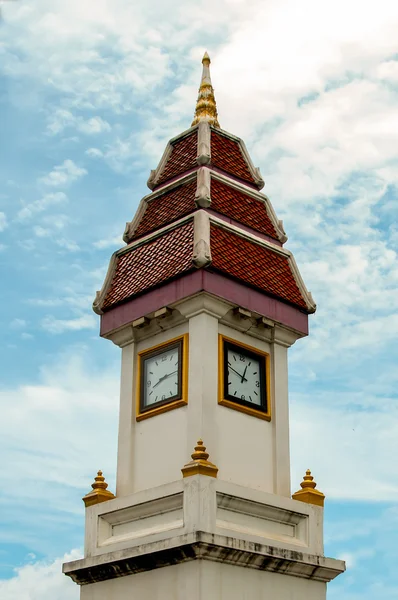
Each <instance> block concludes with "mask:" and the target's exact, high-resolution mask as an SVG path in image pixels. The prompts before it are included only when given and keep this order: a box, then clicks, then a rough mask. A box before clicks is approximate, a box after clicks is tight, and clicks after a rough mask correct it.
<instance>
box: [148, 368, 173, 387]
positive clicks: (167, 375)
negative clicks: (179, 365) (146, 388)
mask: <svg viewBox="0 0 398 600" xmlns="http://www.w3.org/2000/svg"><path fill="white" fill-rule="evenodd" d="M174 373H177V371H172V372H171V373H166V375H163V377H161V378H160V379H159V381H157V382H156V383H155V385H154V386H153V387H154V388H155V387H156V386H157V385H159V383H162V381H163V380H164V379H166V378H167V377H170V375H174Z"/></svg>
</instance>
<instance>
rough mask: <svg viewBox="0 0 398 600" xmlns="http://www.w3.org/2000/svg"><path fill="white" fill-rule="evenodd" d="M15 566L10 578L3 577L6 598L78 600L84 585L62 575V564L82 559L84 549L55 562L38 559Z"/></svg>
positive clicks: (0, 592)
mask: <svg viewBox="0 0 398 600" xmlns="http://www.w3.org/2000/svg"><path fill="white" fill-rule="evenodd" d="M34 558H35V556H34V554H33V555H31V563H30V564H27V565H24V566H23V567H19V568H17V569H15V575H14V576H13V577H11V578H10V579H6V580H0V596H1V598H2V600H16V599H18V600H54V599H55V598H56V600H78V598H79V595H80V588H79V586H77V585H76V584H75V583H73V582H72V580H71V579H70V578H69V577H66V576H65V575H63V574H62V563H63V562H68V561H71V560H77V559H78V558H81V551H80V550H72V551H71V552H69V553H68V554H65V555H64V556H63V557H62V558H57V559H56V560H54V561H52V562H48V561H38V562H34Z"/></svg>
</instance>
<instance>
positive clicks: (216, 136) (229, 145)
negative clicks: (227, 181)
mask: <svg viewBox="0 0 398 600" xmlns="http://www.w3.org/2000/svg"><path fill="white" fill-rule="evenodd" d="M211 164H212V166H213V167H217V168H218V169H222V170H223V171H226V172H227V173H230V174H231V175H234V176H235V177H238V178H239V179H242V180H243V181H246V182H248V183H251V184H252V185H255V186H256V182H255V180H254V178H253V176H252V174H251V173H250V171H249V168H248V166H247V163H246V161H245V159H244V158H243V154H242V152H241V149H240V146H239V144H238V142H236V141H234V140H231V138H228V137H226V136H224V135H222V134H221V133H218V132H216V131H214V130H213V129H212V130H211ZM256 187H257V186H256Z"/></svg>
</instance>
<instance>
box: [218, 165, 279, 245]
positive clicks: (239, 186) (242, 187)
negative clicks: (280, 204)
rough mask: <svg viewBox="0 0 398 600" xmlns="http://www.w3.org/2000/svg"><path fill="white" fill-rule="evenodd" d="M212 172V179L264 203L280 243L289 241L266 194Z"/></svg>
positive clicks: (225, 175)
mask: <svg viewBox="0 0 398 600" xmlns="http://www.w3.org/2000/svg"><path fill="white" fill-rule="evenodd" d="M210 172H211V177H212V178H214V179H218V180H219V181H221V182H222V183H226V184H228V186H229V187H232V188H235V189H236V190H238V191H239V192H242V193H243V194H246V195H247V196H251V197H252V198H255V199H256V200H260V201H261V202H263V203H264V205H265V208H266V211H267V214H268V216H269V218H270V220H271V222H272V224H273V226H274V227H275V231H276V233H277V236H278V239H279V241H280V242H281V243H282V244H284V243H285V242H286V241H287V239H288V237H287V235H286V233H285V230H284V229H283V222H282V221H281V220H280V219H278V217H277V216H276V213H275V210H274V208H273V206H272V204H271V201H270V199H269V198H268V196H267V195H266V194H263V193H262V192H258V191H257V190H253V188H250V187H249V186H246V185H245V184H244V183H240V182H238V181H235V180H234V179H232V178H231V177H229V176H228V175H227V174H224V173H218V172H217V171H212V170H211V169H210Z"/></svg>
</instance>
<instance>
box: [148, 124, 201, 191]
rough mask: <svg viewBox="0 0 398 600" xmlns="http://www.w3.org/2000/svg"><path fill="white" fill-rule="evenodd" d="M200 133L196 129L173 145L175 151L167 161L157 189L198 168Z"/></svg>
mask: <svg viewBox="0 0 398 600" xmlns="http://www.w3.org/2000/svg"><path fill="white" fill-rule="evenodd" d="M197 150H198V131H197V129H195V130H194V131H193V132H192V133H191V134H190V135H188V136H187V137H184V138H182V140H178V141H177V142H176V143H175V144H173V150H172V153H171V155H170V157H169V160H168V161H167V163H166V165H165V167H164V169H163V172H162V173H161V175H160V179H159V181H157V182H156V187H157V186H159V185H160V184H161V183H164V182H165V181H167V180H168V179H171V178H172V177H175V176H176V175H179V174H180V173H184V172H185V171H188V170H189V169H193V168H194V167H197V166H198V164H197V162H196V156H197Z"/></svg>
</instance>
